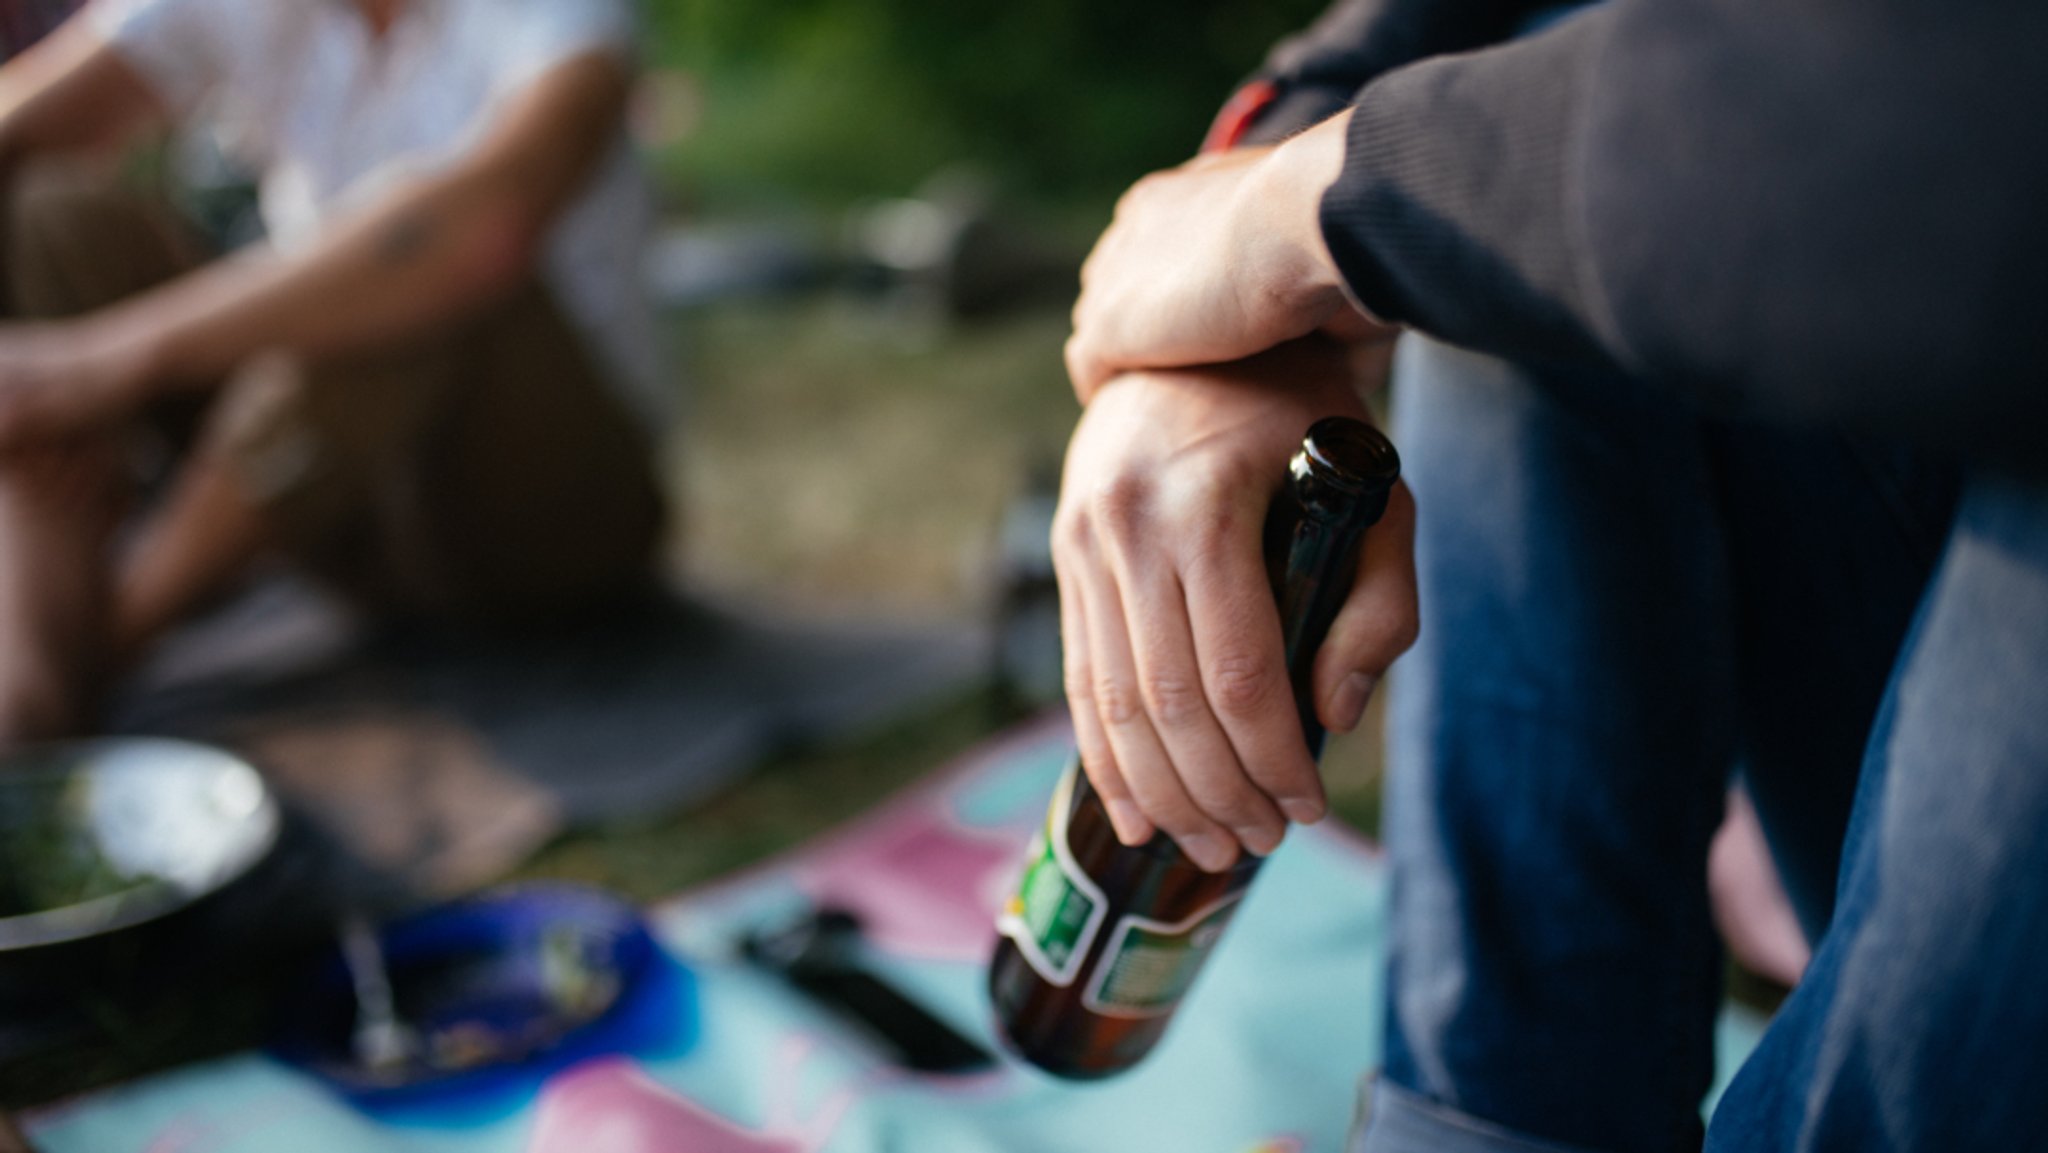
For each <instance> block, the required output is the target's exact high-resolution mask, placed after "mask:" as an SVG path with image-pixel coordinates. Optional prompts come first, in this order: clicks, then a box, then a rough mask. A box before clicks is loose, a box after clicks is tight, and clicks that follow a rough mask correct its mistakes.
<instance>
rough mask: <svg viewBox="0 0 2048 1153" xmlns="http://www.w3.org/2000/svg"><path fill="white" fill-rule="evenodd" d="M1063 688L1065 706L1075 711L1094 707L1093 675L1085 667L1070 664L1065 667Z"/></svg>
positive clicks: (1077, 663) (1080, 664) (1075, 663)
mask: <svg viewBox="0 0 2048 1153" xmlns="http://www.w3.org/2000/svg"><path fill="white" fill-rule="evenodd" d="M1064 687H1065V689H1066V693H1067V704H1068V705H1069V706H1070V707H1072V708H1073V709H1075V710H1076V711H1079V710H1083V709H1092V708H1094V707H1095V674H1094V673H1093V672H1091V671H1089V668H1088V666H1087V665H1085V664H1082V663H1080V662H1072V663H1070V664H1069V665H1068V666H1067V671H1066V677H1065V681H1064Z"/></svg>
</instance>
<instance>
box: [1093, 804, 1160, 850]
mask: <svg viewBox="0 0 2048 1153" xmlns="http://www.w3.org/2000/svg"><path fill="white" fill-rule="evenodd" d="M1103 807H1104V808H1106V809H1108V810H1109V823H1110V826H1111V827H1113V828H1114V829H1116V839H1117V840H1119V841H1122V842H1123V843H1124V844H1126V845H1142V844H1144V843H1145V842H1146V841H1147V840H1149V839H1150V838H1151V836H1152V823H1151V822H1150V821H1147V820H1146V819H1145V814H1143V813H1141V812H1139V811H1138V806H1136V805H1134V804H1132V803H1131V802H1129V801H1125V800H1114V801H1104V802H1103Z"/></svg>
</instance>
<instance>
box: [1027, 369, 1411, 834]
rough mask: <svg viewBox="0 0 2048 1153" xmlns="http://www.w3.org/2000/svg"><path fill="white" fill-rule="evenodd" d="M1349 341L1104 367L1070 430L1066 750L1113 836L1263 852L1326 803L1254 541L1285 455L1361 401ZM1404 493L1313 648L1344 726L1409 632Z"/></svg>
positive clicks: (1062, 534)
mask: <svg viewBox="0 0 2048 1153" xmlns="http://www.w3.org/2000/svg"><path fill="white" fill-rule="evenodd" d="M1355 379H1356V378H1355V376H1354V374H1353V372H1352V364H1351V361H1350V360H1349V359H1348V350H1346V349H1344V348H1343V347H1342V346H1340V345H1339V344H1337V343H1336V342H1334V341H1330V340H1327V339H1325V338H1321V337H1311V338H1308V339H1306V340H1303V341H1298V342H1295V343H1294V344H1291V345H1288V346H1285V347H1282V348H1279V349H1275V350H1273V351H1271V352H1268V353H1266V354H1264V355H1262V356H1260V357H1256V358H1253V359H1251V360H1249V361H1244V362H1240V363H1237V364H1232V365H1226V366H1220V367H1210V368H1201V369H1174V370H1155V371H1148V372H1140V373H1132V374H1127V375H1124V376H1120V377H1117V378H1116V379H1114V380H1112V381H1111V382H1110V383H1108V384H1106V385H1105V386H1103V387H1102V388H1101V389H1100V390H1099V391H1098V392H1097V393H1096V395H1095V398H1094V400H1093V401H1092V402H1091V403H1090V404H1089V406H1088V408H1087V410H1086V412H1085V413H1083V415H1082V418H1081V422H1080V424H1079V426H1078V427H1077V428H1076V430H1075V432H1074V436H1073V440H1072V442H1071V443H1070V445H1069V446H1068V450H1067V459H1066V469H1065V475H1064V477H1063V480H1062V484H1061V495H1060V504H1059V510H1058V512H1057V514H1056V515H1055V518H1054V523H1053V559H1054V567H1055V570H1056V573H1057V575H1058V579H1059V588H1060V614H1061V633H1062V636H1063V641H1064V645H1065V652H1066V689H1067V698H1068V704H1069V706H1070V709H1071V711H1072V713H1073V718H1074V726H1075V731H1076V737H1077V741H1078V744H1079V746H1080V750H1081V758H1082V763H1083V765H1084V766H1085V768H1086V770H1087V772H1088V776H1089V779H1090V781H1091V782H1093V784H1094V785H1095V788H1096V790H1097V791H1098V792H1099V793H1100V794H1101V795H1102V798H1103V801H1104V804H1105V807H1106V809H1107V810H1108V812H1109V816H1110V820H1111V823H1112V824H1113V825H1114V826H1115V828H1116V831H1117V836H1118V837H1119V839H1121V840H1122V841H1123V842H1124V843H1125V844H1131V845H1136V844H1142V843H1143V842H1144V841H1145V840H1146V839H1148V838H1149V837H1150V836H1151V835H1152V833H1153V831H1154V829H1155V828H1156V829H1159V830H1163V831H1165V832H1166V833H1167V834H1168V835H1170V836H1171V837H1173V839H1174V840H1175V841H1176V842H1177V843H1178V844H1179V845H1180V846H1181V848H1182V849H1183V850H1184V851H1185V852H1186V853H1187V855H1188V856H1189V857H1190V858H1192V859H1193V860H1194V861H1195V863H1196V864H1197V865H1199V866H1201V867H1202V868H1204V869H1208V870H1210V871H1219V870H1222V869H1225V868H1228V867H1229V866H1230V865H1231V864H1232V863H1233V862H1234V861H1235V860H1236V858H1237V854H1238V852H1239V851H1240V849H1243V850H1248V851H1251V852H1254V853H1258V854H1262V855H1263V854H1266V853H1270V852H1271V851H1272V850H1273V849H1274V848H1276V847H1277V846H1278V845H1279V843H1280V841H1281V838H1282V837H1283V836H1284V834H1285V831H1286V827H1287V823H1288V821H1290V820H1292V821H1295V822H1301V823H1311V822H1314V821H1316V820H1319V819H1321V817H1322V816H1323V815H1324V813H1325V812H1326V810H1327V801H1326V799H1325V797H1324V794H1323V789H1322V782H1321V780H1320V778H1319V777H1318V775H1317V771H1316V766H1315V762H1314V761H1313V760H1312V759H1311V758H1310V756H1309V754H1308V748H1307V742H1306V740H1305V739H1304V738H1303V735H1302V732H1301V723H1300V721H1299V719H1298V718H1297V717H1296V715H1295V710H1294V706H1293V694H1292V690H1291V689H1290V687H1289V685H1288V679H1287V669H1286V663H1285V657H1284V655H1283V653H1282V646H1281V637H1280V620H1279V612H1278V610H1277V608H1276V607H1275V605H1274V601H1273V594H1272V589H1271V586H1270V585H1269V584H1268V582H1267V576H1266V569H1265V566H1264V561H1263V558H1262V553H1261V536H1262V529H1263V525H1264V521H1265V516H1266V510H1267V506H1268V504H1269V503H1270V501H1271V498H1272V497H1273V494H1274V493H1275V492H1276V491H1277V490H1278V488H1279V486H1280V483H1281V480H1282V476H1283V474H1284V471H1285V462H1286V461H1287V460H1288V459H1289V458H1290V457H1291V456H1292V455H1293V454H1294V453H1295V452H1296V451H1297V450H1298V449H1299V448H1300V445H1301V438H1302V436H1303V434H1304V433H1305V432H1306V431H1307V429H1308V427H1309V426H1310V425H1311V424H1312V423H1314V422H1315V421H1316V420H1318V419H1320V418H1322V417H1325V416H1337V415H1342V416H1353V417H1359V418H1363V417H1364V416H1365V408H1364V405H1363V403H1362V402H1361V400H1360V397H1359V392H1358V389H1357V388H1356V387H1355V385H1354V380H1355ZM1414 518H1415V509H1414V503H1413V501H1412V499H1411V498H1410V497H1409V495H1408V492H1407V490H1406V489H1405V488H1397V489H1396V490H1395V491H1394V493H1393V496H1392V499H1391V500H1390V502H1389V504H1388V507H1387V513H1386V515H1385V517H1384V518H1383V519H1382V520H1381V521H1380V523H1379V524H1378V525H1377V526H1375V527H1374V528H1373V529H1372V530H1371V531H1370V533H1368V535H1367V537H1366V540H1365V543H1364V547H1363V549H1362V552H1361V558H1362V559H1361V562H1360V571H1359V574H1358V580H1357V582H1356V584H1355V585H1354V586H1353V589H1352V592H1351V595H1350V597H1349V599H1348V600H1347V601H1346V602H1345V604H1344V607H1343V609H1342V610H1341V611H1340V612H1339V613H1338V616H1337V618H1336V621H1335V622H1334V623H1333V624H1332V626H1331V629H1330V633H1329V636H1328V638H1327V639H1326V640H1325V642H1324V644H1323V647H1322V649H1321V651H1320V652H1319V653H1318V655H1317V659H1316V665H1315V685H1314V692H1315V699H1316V714H1317V716H1318V717H1319V718H1320V719H1321V720H1322V721H1323V723H1324V724H1325V725H1326V726H1327V727H1328V728H1330V729H1331V730H1332V731H1335V732H1348V731H1350V730H1351V729H1353V728H1355V727H1356V726H1357V724H1358V722H1359V719H1360V717H1361V715H1362V714H1363V712H1364V710H1365V704H1366V700H1367V698H1368V697H1369V695H1370V693H1371V691H1372V688H1373V686H1374V684H1375V683H1376V682H1377V680H1378V678H1379V676H1380V675H1381V673H1383V672H1384V671H1385V669H1386V667H1387V666H1388V665H1389V664H1391V663H1392V662H1393V660H1394V658H1395V657H1396V656H1398V655H1399V654H1400V653H1401V652H1403V651H1405V650H1406V649H1407V648H1408V646H1409V645H1411V644H1412V643H1413V642H1414V639H1415V635H1416V629H1417V613H1416V601H1415V567H1414V555H1413V537H1414Z"/></svg>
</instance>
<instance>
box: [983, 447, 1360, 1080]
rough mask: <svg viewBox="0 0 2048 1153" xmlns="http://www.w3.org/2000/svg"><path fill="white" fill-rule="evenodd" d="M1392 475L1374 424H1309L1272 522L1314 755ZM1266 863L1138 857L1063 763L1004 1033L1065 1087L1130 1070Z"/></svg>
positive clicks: (1004, 959) (995, 982) (1016, 938)
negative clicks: (1337, 625) (1318, 682)
mask: <svg viewBox="0 0 2048 1153" xmlns="http://www.w3.org/2000/svg"><path fill="white" fill-rule="evenodd" d="M1400 469H1401V465H1400V458H1399V457H1398V456H1397V455H1396V454H1395V452H1394V446H1393V445H1391V444H1389V443H1388V442H1387V439H1386V438H1385V437H1384V436H1381V435H1380V434H1379V432H1377V431H1376V430H1374V429H1373V428H1372V427H1371V426H1369V425H1366V424H1364V423H1361V422H1359V421H1356V420H1351V419H1348V418H1342V417H1336V418H1331V419H1327V420H1321V421H1317V422H1316V424H1315V425H1314V426H1313V427H1311V428H1310V429H1309V431H1308V435H1307V437H1306V438H1305V439H1304V440H1303V442H1302V447H1301V451H1300V452H1299V453H1297V454H1296V455H1295V457H1294V459H1293V461H1292V462H1291V463H1290V465H1289V467H1288V475H1287V480H1286V483H1285V484H1284V485H1282V487H1281V490H1280V492H1279V494H1278V496H1277V497H1276V498H1275V500H1274V502H1273V508H1272V511H1271V513H1270V514H1269V515H1268V517H1267V519H1266V530H1265V532H1266V536H1265V548H1266V567H1267V573H1268V576H1269V578H1270V579H1271V581H1272V583H1273V593H1274V597H1275V599H1276V600H1278V602H1279V605H1280V624H1281V632H1282V638H1283V640H1284V642H1285V645H1286V653H1287V671H1288V677H1289V679H1290V681H1291V683H1292V685H1293V687H1294V701H1295V708H1296V710H1297V711H1298V712H1299V714H1300V717H1301V725H1302V732H1303V733H1304V734H1305V735H1306V736H1307V738H1308V743H1309V751H1310V753H1311V754H1312V755H1315V756H1317V757H1320V756H1321V755H1322V748H1323V728H1322V725H1321V724H1320V723H1318V722H1317V720H1316V715H1315V700H1314V694H1313V689H1312V676H1311V673H1312V670H1313V668H1314V665H1315V655H1316V650H1317V649H1319V648H1321V647H1322V643H1323V637H1324V635H1325V634H1326V633H1328V632H1329V629H1330V621H1331V620H1332V618H1334V617H1335V616H1336V614H1337V610H1338V608H1339V607H1340V606H1341V605H1342V604H1343V602H1344V598H1345V596H1346V594H1347V593H1348V592H1349V591H1350V587H1351V579H1352V576H1353V574H1354V573H1355V572H1356V571H1357V556H1358V547H1359V541H1360V540H1361V539H1362V538H1363V536H1364V534H1365V530H1366V529H1368V528H1370V527H1371V526H1372V524H1373V523H1374V522H1375V521H1377V520H1379V518H1380V516H1381V514H1382V513H1384V512H1385V511H1386V507H1387V494H1388V492H1389V491H1390V490H1391V489H1392V488H1393V485H1394V482H1395V481H1396V480H1397V479H1399V477H1400ZM1262 863H1263V862H1262V861H1261V859H1260V858H1258V857H1255V856H1252V855H1251V854H1249V853H1246V854H1243V855H1241V856H1240V857H1239V858H1238V862H1237V864H1236V865H1235V866H1234V867H1232V868H1231V869H1230V870H1229V871H1227V872H1223V873H1206V872H1203V871H1202V870H1201V869H1200V868H1198V867H1197V866H1196V865H1195V864H1194V862H1192V861H1190V860H1189V859H1188V858H1187V857H1186V856H1185V855H1184V854H1182V853H1181V851H1180V849H1179V848H1178V847H1177V846H1176V845H1174V843H1173V842H1172V841H1171V840H1170V839H1168V838H1167V837H1166V836H1165V835H1164V834H1160V835H1157V836H1154V837H1153V838H1152V839H1151V840H1150V841H1149V842H1147V843H1146V844H1144V845H1141V846H1138V847H1136V848H1132V847H1129V846H1126V845H1123V844H1121V843H1119V842H1118V841H1117V839H1116V833H1115V831H1114V830H1113V829H1112V827H1111V826H1110V823H1109V815H1108V813H1107V812H1105V811H1104V809H1103V807H1102V801H1101V798H1100V797H1098V796H1097V795H1096V793H1095V790H1094V788H1093V787H1092V786H1090V785H1089V783H1088V778H1087V775H1086V774H1085V773H1083V772H1081V770H1080V765H1079V762H1078V761H1076V763H1074V764H1071V765H1069V766H1068V768H1067V772H1066V774H1065V776H1063V777H1062V778H1061V779H1060V784H1059V787H1058V789H1057V790H1056V791H1055V792H1054V794H1053V798H1052V804H1051V806H1050V807H1049V808H1048V810H1047V812H1046V821H1045V826H1044V828H1042V829H1041V830H1040V831H1039V833H1038V834H1037V835H1036V836H1034V837H1033V838H1032V842H1031V847H1030V849H1029V851H1028V853H1027V859H1026V863H1025V869H1024V874H1023V877H1022V879H1021V880H1020V881H1019V882H1018V886H1017V892H1016V895H1015V896H1013V897H1012V898H1011V899H1010V900H1009V902H1008V904H1007V905H1006V906H1005V907H1004V910H1003V912H1002V914H1001V916H1000V918H999V920H998V922H997V927H998V929H999V930H1000V932H1001V934H1002V936H1001V937H1000V938H999V939H998V941H997V945H996V954H995V959H994V960H993V961H992V962H990V965H989V995H990V997H991V999H992V1000H993V1001H994V1006H995V1015H996V1022H997V1025H998V1033H999V1035H1000V1036H1001V1037H1002V1039H1003V1040H1004V1042H1005V1043H1006V1045H1007V1046H1008V1047H1009V1048H1010V1049H1011V1050H1012V1051H1013V1052H1015V1053H1017V1054H1018V1055H1019V1056H1022V1057H1023V1058H1024V1059H1025V1060H1028V1061H1030V1062H1031V1063H1032V1064H1034V1065H1037V1066H1038V1067H1039V1068H1041V1069H1044V1070H1045V1071H1047V1072H1049V1073H1053V1074H1055V1075H1058V1076H1061V1077H1071V1078H1077V1079H1088V1078H1097V1077H1108V1076H1111V1075H1113V1074H1116V1073H1120V1072H1122V1071H1124V1070H1125V1069H1128V1068H1130V1067H1131V1066H1132V1065H1134V1064H1136V1063H1137V1062H1138V1061H1139V1059H1141V1058H1143V1057H1144V1056H1145V1054H1147V1053H1149V1052H1151V1050H1152V1047H1153V1046H1154V1045H1155V1044H1157V1043H1158V1041H1159V1038H1160V1036H1161V1035H1162V1034H1163V1033H1165V1031H1166V1026H1167V1023H1168V1022H1169V1021H1170V1020H1171V1019H1172V1017H1173V1013H1174V1010H1175V1009H1177V1008H1178V1007H1179V1005H1180V1003H1181V999H1182V998H1183V997H1184V996H1186V994H1187V991H1188V987H1189V985H1190V984H1191V983H1192V982H1193V981H1194V979H1195V975H1196V973H1197V972H1199V971H1200V969H1201V967H1202V963H1203V962H1204V961H1205V960H1206V959H1207V958H1208V955H1209V952H1210V950H1211V949H1212V948H1213V947H1214V945H1215V943H1216V939H1217V938H1218V937H1219V936H1220V935H1221V934H1222V932H1223V929H1224V927H1225V926H1226V925H1228V924H1229V922H1230V918H1231V915H1232V914H1233V913H1235V912H1236V910H1237V905H1238V901H1239V899H1240V898H1241V897H1243V895H1244V892H1245V889H1246V888H1247V887H1248V886H1249V885H1250V884H1251V882H1252V878H1253V877H1254V876H1255V875H1256V874H1257V873H1258V870H1259V866H1260V865H1261V864H1262Z"/></svg>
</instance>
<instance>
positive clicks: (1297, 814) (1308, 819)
mask: <svg viewBox="0 0 2048 1153" xmlns="http://www.w3.org/2000/svg"><path fill="white" fill-rule="evenodd" d="M1280 811H1281V812H1283V813H1286V814H1287V819H1288V820H1290V821H1293V822H1294V823H1295V824H1297V825H1313V824H1315V823H1316V822H1317V821H1320V820H1322V819H1323V817H1324V816H1325V815H1326V814H1327V813H1328V812H1329V808H1328V807H1327V806H1325V805H1324V804H1323V803H1322V802H1321V801H1318V800H1316V799H1314V798H1313V797H1289V798H1287V799H1286V800H1284V801H1281V802H1280Z"/></svg>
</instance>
